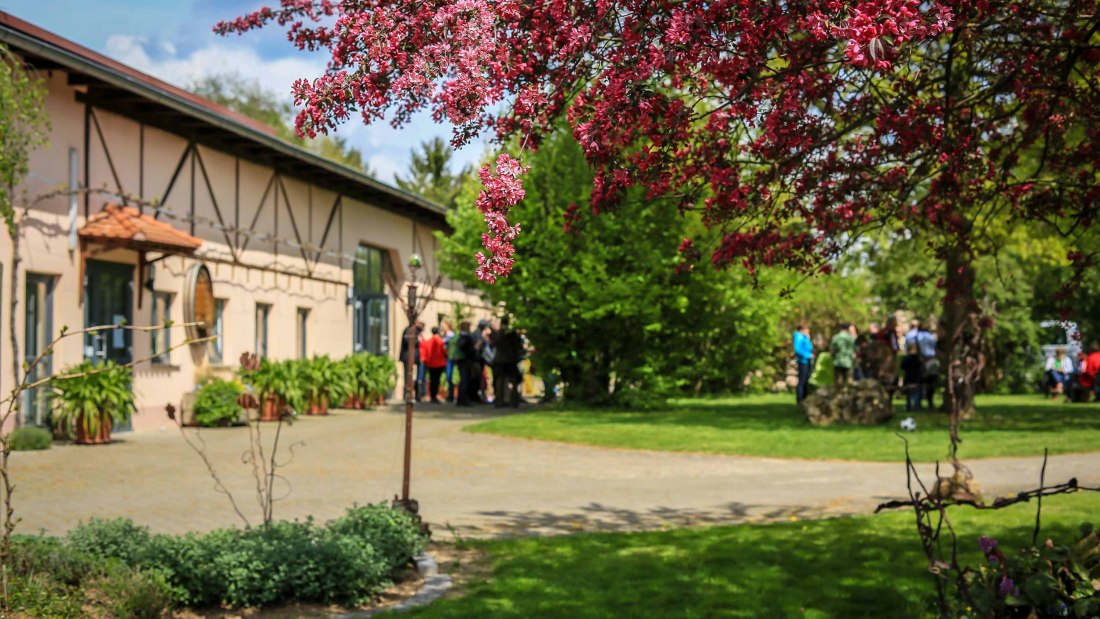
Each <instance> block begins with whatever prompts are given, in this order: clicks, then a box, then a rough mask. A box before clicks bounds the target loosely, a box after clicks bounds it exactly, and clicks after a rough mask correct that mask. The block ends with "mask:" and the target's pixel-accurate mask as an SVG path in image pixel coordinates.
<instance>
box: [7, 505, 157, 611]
mask: <svg viewBox="0 0 1100 619" xmlns="http://www.w3.org/2000/svg"><path fill="white" fill-rule="evenodd" d="M125 522H126V521H98V522H97V523H94V524H92V525H91V526H88V525H82V526H83V527H84V531H83V532H82V533H81V534H80V535H78V536H77V539H79V540H81V543H83V542H86V541H87V539H88V536H90V535H94V534H95V533H96V532H106V533H107V534H108V536H109V537H111V538H116V537H117V536H118V535H119V534H120V533H124V532H125V531H126V530H130V531H134V530H136V529H135V528H134V527H133V526H132V525H130V526H129V527H127V526H123V525H122V523H125ZM138 535H139V542H140V541H141V540H142V539H145V540H147V539H148V536H147V534H146V535H145V536H144V537H142V536H141V534H140V533H139V534H138ZM122 546H123V545H120V544H119V543H118V541H117V539H112V540H109V541H108V542H107V543H104V544H99V545H93V547H92V548H91V549H92V550H93V551H95V552H99V553H102V554H101V555H100V556H96V555H92V554H90V553H88V552H85V551H83V550H78V549H77V548H76V547H74V545H73V544H72V543H71V542H70V543H64V541H63V540H61V539H58V538H51V537H45V536H39V537H24V536H16V537H14V538H13V540H12V578H11V592H12V604H13V608H14V610H16V611H17V612H19V613H23V615H27V616H31V617H50V618H59V619H68V618H70V617H72V618H77V617H85V616H88V614H89V613H88V609H90V608H93V607H95V608H102V610H103V611H104V612H103V613H92V614H94V615H96V616H113V617H127V618H130V617H133V618H137V619H144V618H154V617H162V616H164V615H165V613H166V611H167V610H168V609H170V608H171V607H172V591H171V589H170V588H169V586H168V583H167V580H166V578H165V576H164V575H162V574H160V573H158V572H156V571H151V570H141V569H137V568H133V567H130V566H128V565H127V564H126V563H124V562H123V561H122V560H120V559H119V558H117V557H115V556H107V555H119V554H122V555H131V556H133V554H134V553H133V548H130V549H123V548H122ZM23 615H18V616H23Z"/></svg>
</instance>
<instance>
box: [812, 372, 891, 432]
mask: <svg viewBox="0 0 1100 619" xmlns="http://www.w3.org/2000/svg"><path fill="white" fill-rule="evenodd" d="M802 410H803V411H804V412H805V413H806V419H808V420H809V422H810V423H812V424H813V425H815V426H831V425H833V424H853V425H874V424H880V423H883V422H885V421H887V420H889V419H890V418H891V417H893V416H894V404H893V402H891V401H890V395H889V394H888V393H887V392H886V389H885V388H884V387H883V386H882V385H881V384H880V383H879V382H878V381H877V380H871V379H864V380H861V381H859V382H857V383H852V384H849V385H841V386H840V387H837V388H833V387H822V388H819V389H817V390H816V391H814V393H813V394H812V395H811V396H809V397H808V398H806V399H805V400H803V401H802Z"/></svg>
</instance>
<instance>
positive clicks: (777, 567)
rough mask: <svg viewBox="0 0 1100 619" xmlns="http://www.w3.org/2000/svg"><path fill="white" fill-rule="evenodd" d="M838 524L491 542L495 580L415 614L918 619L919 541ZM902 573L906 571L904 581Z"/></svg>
mask: <svg viewBox="0 0 1100 619" xmlns="http://www.w3.org/2000/svg"><path fill="white" fill-rule="evenodd" d="M868 522H869V521H867V520H858V521H857V520H852V519H838V520H833V521H824V522H818V523H811V525H810V527H811V528H812V530H813V533H812V534H807V533H806V531H807V528H806V527H804V526H802V525H799V524H793V525H792V524H785V525H777V526H769V527H738V528H729V527H724V528H712V529H703V530H698V531H691V530H687V531H671V532H662V533H646V534H631V535H614V534H584V535H575V536H570V537H564V538H552V539H544V540H517V541H508V542H493V543H490V544H488V545H486V547H487V548H488V549H489V551H490V553H491V554H492V557H493V559H492V561H493V575H492V577H491V578H490V579H489V580H488V581H487V582H484V583H479V584H475V585H474V586H473V587H472V589H471V590H470V591H469V593H468V594H467V595H465V596H464V597H462V598H459V599H456V600H449V601H445V602H443V603H438V604H436V605H433V606H432V607H429V608H427V609H424V610H422V611H419V612H414V613H413V614H412V615H410V616H412V617H505V618H508V617H517V618H518V617H532V618H551V617H553V618H566V617H570V618H573V617H575V618H597V617H600V618H603V617H661V618H670V619H671V618H677V617H685V618H686V617H769V618H771V617H818V618H824V617H894V618H905V617H920V616H922V614H923V613H922V608H923V606H922V604H923V602H922V597H923V595H924V593H925V589H924V587H925V586H926V585H927V584H930V583H927V582H926V581H927V577H922V576H923V575H922V574H920V571H919V567H918V569H917V570H909V571H910V572H915V573H905V572H904V571H903V570H902V569H901V568H900V567H899V566H909V567H912V566H920V565H921V563H922V560H923V557H922V555H921V554H920V547H919V543H918V542H917V540H916V539H915V538H913V539H910V538H908V537H906V536H905V533H907V532H903V531H900V530H898V528H897V527H891V528H890V529H889V530H888V531H885V532H880V531H876V530H875V527H874V526H871V527H868V526H867V524H868ZM899 572H901V573H900V574H899Z"/></svg>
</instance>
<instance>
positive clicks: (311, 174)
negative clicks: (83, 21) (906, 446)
mask: <svg viewBox="0 0 1100 619" xmlns="http://www.w3.org/2000/svg"><path fill="white" fill-rule="evenodd" d="M0 41H2V42H3V43H5V44H6V45H7V46H8V47H9V48H10V49H11V50H12V51H13V52H15V53H16V54H18V55H19V56H21V57H22V58H23V59H24V60H25V61H26V62H27V63H28V64H29V65H30V66H31V67H33V68H34V69H35V70H36V71H37V72H38V74H39V76H40V77H41V78H42V79H43V80H45V82H46V84H47V85H48V96H47V99H46V109H45V112H46V114H47V115H48V116H49V120H50V123H51V131H50V137H49V145H48V146H46V147H44V148H42V149H40V150H38V151H36V152H35V153H34V154H33V156H32V158H31V162H30V170H31V172H30V175H29V176H28V178H27V180H26V183H25V186H23V187H20V188H17V195H19V194H22V195H24V196H27V197H29V198H31V199H32V200H33V199H34V198H35V197H36V196H42V195H44V194H48V193H50V192H51V191H57V190H58V189H59V188H61V189H64V188H66V187H80V188H87V189H90V191H81V192H79V193H73V192H65V191H62V192H60V193H59V195H56V196H55V197H52V198H48V199H45V200H41V201H39V202H37V203H36V204H34V206H33V207H32V208H30V210H29V211H27V215H26V217H25V219H23V220H22V225H21V227H20V251H19V255H20V257H21V259H22V262H21V264H20V265H19V268H18V278H19V281H16V282H14V286H13V285H12V284H13V282H12V281H11V275H12V272H13V269H12V247H11V243H10V241H9V239H8V237H7V235H6V234H5V235H0V236H2V238H0V257H2V261H3V265H2V272H0V325H2V326H0V392H2V393H4V394H8V393H10V392H11V389H12V387H13V377H12V370H11V368H12V361H13V359H14V360H15V361H17V362H18V361H21V360H22V359H25V358H34V357H35V356H37V355H38V354H39V353H41V352H43V351H44V350H45V346H46V344H47V343H48V341H49V340H50V339H51V337H55V336H56V335H57V334H58V333H59V331H60V330H61V328H62V327H68V328H69V329H78V328H82V327H85V326H92V325H101V324H119V323H125V324H129V325H137V326H141V325H157V324H163V322H164V321H165V320H171V321H174V322H176V323H183V322H184V321H185V319H186V318H187V317H189V316H191V312H192V309H193V308H192V307H191V306H190V305H189V304H190V303H191V302H192V298H191V297H192V296H193V295H192V294H191V293H192V291H193V290H194V287H195V285H196V283H195V279H196V276H197V275H198V274H199V273H198V269H199V265H205V268H206V270H207V272H208V273H209V275H210V281H211V282H212V286H213V296H214V298H215V299H216V301H215V303H214V307H213V308H212V310H213V315H214V321H213V322H214V326H213V330H214V332H215V334H216V335H217V336H218V337H217V339H216V340H215V341H214V342H211V343H209V344H203V345H184V346H182V347H178V345H179V344H180V343H181V342H183V341H184V339H185V338H186V337H187V336H186V333H185V330H184V329H182V328H173V329H170V330H166V331H159V332H155V333H147V332H139V331H133V330H123V329H113V330H110V331H105V332H101V333H99V334H96V335H86V336H78V337H71V338H67V339H65V340H63V341H62V342H61V343H60V345H59V346H58V347H57V348H56V350H54V352H53V354H52V355H51V357H50V358H49V360H48V363H47V364H45V367H44V368H43V371H44V372H57V371H59V370H61V369H62V368H65V367H67V366H70V365H73V364H75V363H79V362H80V361H82V360H84V359H112V360H115V361H119V362H131V361H136V360H139V359H146V358H148V359H149V361H147V362H142V363H140V364H139V365H138V366H137V367H135V369H134V391H135V393H136V398H137V405H138V412H137V414H136V415H135V416H134V418H133V423H132V426H133V429H134V430H148V429H158V428H165V427H169V423H170V422H169V421H168V420H167V419H166V417H165V414H164V406H165V404H167V403H169V402H173V403H177V404H178V402H179V400H180V396H181V394H183V393H184V392H186V391H189V390H191V389H193V388H194V385H195V382H196V380H197V378H198V377H199V376H201V375H202V374H204V373H206V372H210V371H212V372H214V373H231V372H232V371H233V370H234V369H235V368H236V366H237V359H238V358H239V357H240V355H241V353H243V352H246V351H258V352H260V353H261V354H263V355H266V356H267V357H270V358H274V359H284V358H291V357H303V356H311V355H314V354H329V355H332V356H335V357H340V356H344V355H347V354H350V353H352V352H354V351H359V350H365V351H370V352H374V353H378V354H387V355H390V356H396V351H397V348H398V346H397V342H398V338H399V334H400V332H401V330H402V329H403V328H404V327H405V324H406V320H405V318H404V316H403V315H401V313H402V310H401V306H400V305H398V304H396V303H395V302H394V299H393V298H392V296H393V295H392V293H390V291H389V290H388V289H387V287H386V286H385V284H384V281H383V279H384V277H383V274H384V273H386V272H390V273H392V274H393V275H394V276H395V278H396V280H397V281H402V280H404V279H405V278H406V277H407V275H408V273H407V267H406V266H405V265H406V264H407V262H408V259H409V257H410V256H411V255H412V254H413V253H418V254H420V255H421V256H423V258H424V269H423V271H424V273H422V275H424V274H427V275H429V276H434V275H435V274H436V273H437V271H438V269H437V266H436V264H435V262H434V254H435V251H434V250H435V237H434V234H435V233H436V232H437V231H446V230H447V226H446V222H445V220H444V209H443V208H442V207H441V206H439V205H437V204H434V203H431V202H429V201H426V200H424V199H422V198H420V197H418V196H415V195H412V194H409V193H406V192H404V191H401V190H399V189H397V188H394V187H391V186H389V185H386V184H384V183H380V182H378V181H376V180H374V179H372V178H369V177H367V176H365V175H363V174H362V173H360V172H358V171H356V170H352V169H349V168H346V167H344V166H341V165H339V164H336V163H333V162H331V161H328V160H325V159H322V158H319V157H317V156H315V155H313V154H311V153H309V152H307V151H305V150H302V149H300V148H298V147H296V146H294V145H291V144H288V143H286V142H283V141H281V140H279V139H278V138H276V137H275V135H274V133H273V131H272V130H271V129H269V128H268V127H266V126H263V125H262V124H259V123H257V122H256V121H253V120H251V119H248V118H245V117H243V116H241V115H238V114H236V113H233V112H231V111H229V110H226V109H224V108H221V107H219V106H217V105H215V104H213V103H211V102H209V101H206V100H203V99H201V98H199V97H196V96H195V95H193V94H191V93H188V92H185V91H183V90H181V89H179V88H176V87H174V86H171V85H169V84H166V83H164V82H161V81H159V80H157V79H154V78H152V77H150V76H148V75H144V74H142V73H140V72H138V71H135V70H134V69H132V68H130V67H127V66H124V65H122V64H120V63H117V62H115V61H113V60H110V59H108V58H106V57H104V56H101V55H99V54H97V53H95V52H93V51H91V50H88V49H86V48H83V47H81V46H79V45H76V44H75V43H73V42H71V41H67V40H65V39H62V38H60V37H58V36H56V35H54V34H51V33H49V32H46V31H44V30H42V29H40V28H38V27H36V26H33V25H32V24H28V23H26V22H23V21H21V20H19V19H17V18H15V17H12V16H11V15H8V14H6V13H3V12H0ZM413 141H414V138H412V137H410V144H411V143H412V142H413ZM16 202H17V204H19V203H21V202H23V203H25V202H26V201H25V200H21V199H18V198H17V200H16ZM198 279H202V277H199V278H198ZM199 285H200V287H201V285H202V284H201V283H200V284H199ZM13 289H14V290H16V291H17V296H18V298H17V302H18V305H17V306H16V310H15V316H14V318H15V331H16V340H17V341H18V346H19V350H18V351H17V352H16V351H13V349H12V346H11V342H10V340H11V336H10V332H9V331H10V327H9V325H10V323H11V320H10V319H11V316H10V315H9V312H10V311H11V309H10V308H11V304H10V301H11V298H10V295H11V291H12V290H13ZM454 302H461V303H463V304H465V305H467V306H473V307H478V306H479V305H480V301H479V300H478V298H477V297H476V296H473V295H471V294H468V293H467V292H466V291H465V290H464V289H463V288H462V286H460V285H457V284H454V283H452V282H449V281H446V280H444V282H443V284H442V285H441V286H440V288H439V290H438V292H437V295H436V301H435V302H434V303H433V304H432V305H431V306H429V308H428V310H427V311H426V312H425V314H424V318H423V319H424V320H425V322H427V323H428V324H429V325H430V324H434V323H436V322H437V321H438V320H440V319H441V318H442V317H443V316H445V315H448V314H450V313H451V311H452V304H453V303H454ZM479 313H480V314H484V313H485V310H484V308H481V309H480V311H479ZM173 347H175V348H173ZM27 402H28V406H26V407H25V410H24V411H23V418H22V419H21V420H20V421H21V423H29V424H34V423H43V422H44V421H45V420H46V414H47V410H46V407H45V405H44V404H43V403H42V399H41V398H38V399H30V398H28V400H27ZM35 402H37V403H38V404H35Z"/></svg>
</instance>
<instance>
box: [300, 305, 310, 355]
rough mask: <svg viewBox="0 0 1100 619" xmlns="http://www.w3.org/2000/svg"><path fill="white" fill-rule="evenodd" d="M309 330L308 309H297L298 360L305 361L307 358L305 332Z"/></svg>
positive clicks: (307, 349) (307, 346)
mask: <svg viewBox="0 0 1100 619" xmlns="http://www.w3.org/2000/svg"><path fill="white" fill-rule="evenodd" d="M308 328H309V308H308V307H299V308H298V358H299V359H305V358H307V357H309V344H308V340H307V339H306V335H307V330H308Z"/></svg>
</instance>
